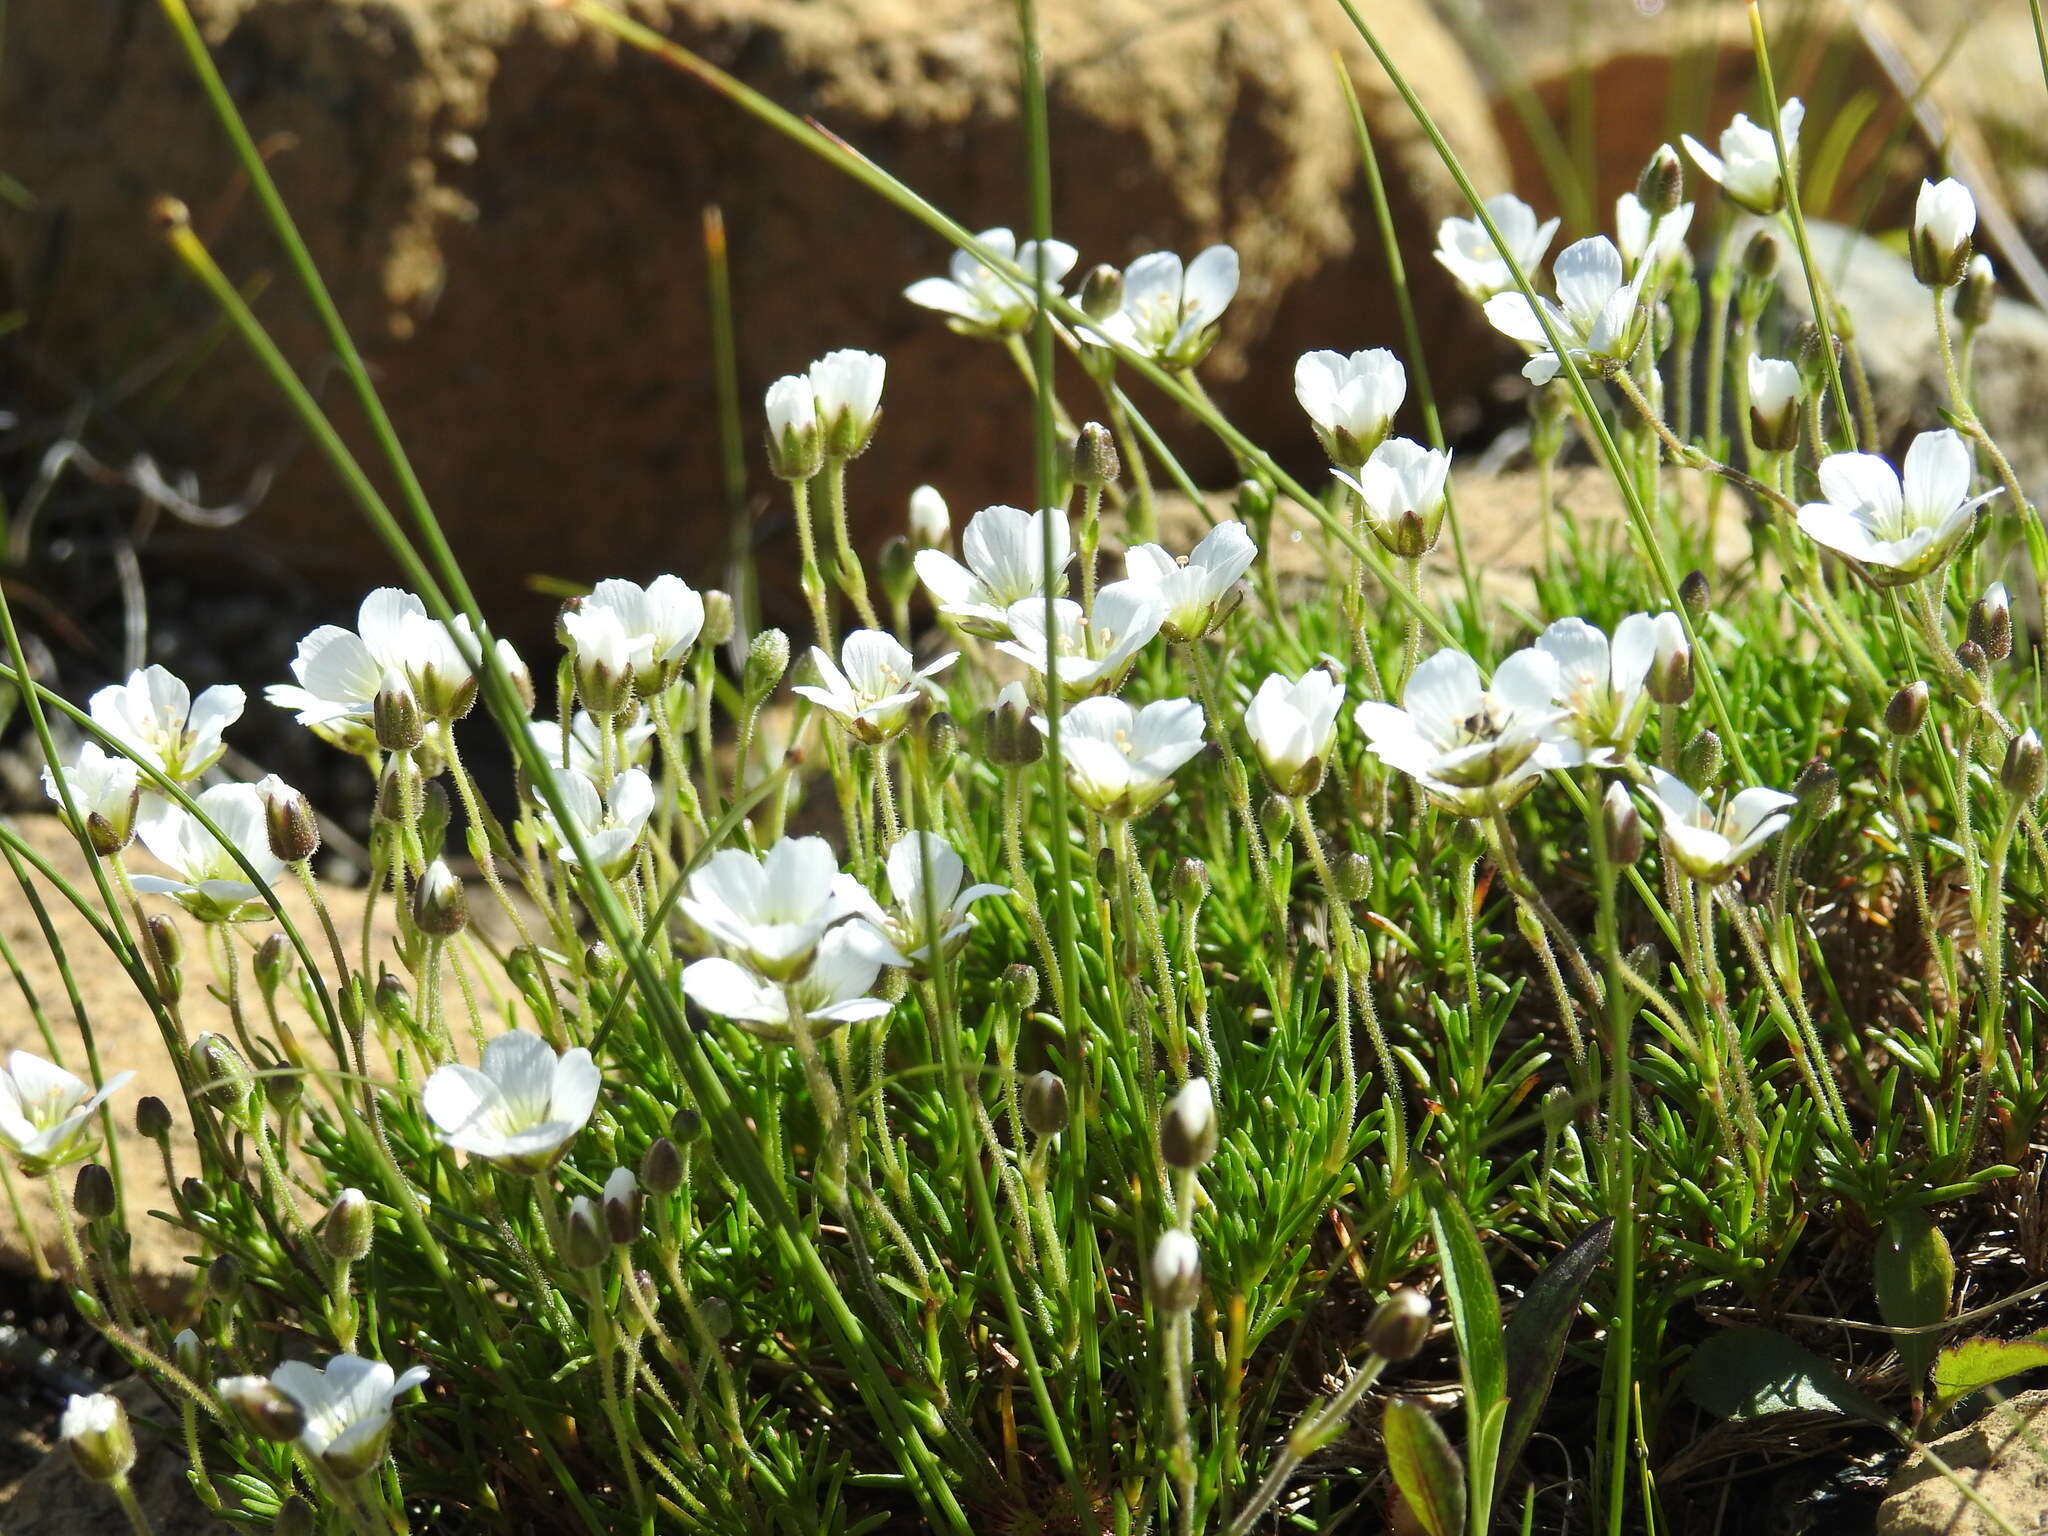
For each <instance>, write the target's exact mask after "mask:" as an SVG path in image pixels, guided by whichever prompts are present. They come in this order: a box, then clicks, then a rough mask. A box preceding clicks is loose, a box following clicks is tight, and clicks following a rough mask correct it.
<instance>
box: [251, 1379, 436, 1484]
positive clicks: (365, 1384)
mask: <svg viewBox="0 0 2048 1536" xmlns="http://www.w3.org/2000/svg"><path fill="white" fill-rule="evenodd" d="M427 1376H428V1372H427V1368H426V1367H425V1366H424V1365H416V1366H414V1367H412V1368H411V1369H410V1370H408V1371H407V1372H406V1373H405V1374H404V1375H403V1376H398V1377H394V1376H393V1375H392V1374H391V1367H390V1366H388V1365H386V1364H384V1362H383V1361H381V1360H365V1359H364V1358H363V1357H362V1356H360V1355H336V1356H335V1357H334V1358H333V1359H332V1360H329V1361H328V1362H327V1364H326V1366H325V1367H324V1368H322V1367H319V1366H315V1365H309V1364H308V1363H307V1362H305V1361H303V1360H287V1361H285V1362H284V1364H282V1365H280V1366H279V1367H278V1368H277V1369H276V1370H274V1371H272V1372H271V1373H270V1384H271V1385H272V1386H273V1387H275V1388H277V1390H278V1391H280V1392H282V1393H283V1394H284V1395H285V1396H286V1397H288V1398H290V1399H291V1400H292V1401H293V1402H294V1403H297V1404H298V1405H299V1407H300V1409H301V1410H302V1411H303V1412H304V1413H305V1415H306V1427H305V1428H304V1429H302V1430H301V1431H299V1449H300V1450H302V1451H304V1452H305V1453H306V1455H307V1456H309V1457H311V1458H312V1459H313V1460H314V1461H315V1462H317V1463H318V1464H319V1465H320V1466H322V1467H324V1468H325V1469H326V1470H327V1471H328V1472H330V1473H332V1474H333V1475H334V1476H335V1477H338V1478H340V1479H342V1480H343V1481H344V1482H346V1481H347V1480H349V1479H351V1478H357V1477H361V1476H363V1474H365V1473H366V1472H369V1471H370V1470H371V1469H372V1468H374V1467H375V1466H376V1465H377V1464H378V1463H379V1462H381V1461H382V1460H383V1459H384V1450H385V1447H386V1445H387V1444H389V1442H390V1439H391V1410H392V1408H393V1407H394V1406H395V1405H396V1404H397V1402H398V1400H399V1399H400V1398H401V1397H403V1396H405V1394H406V1393H408V1392H410V1391H411V1390H412V1389H413V1388H414V1387H417V1386H419V1385H421V1384H422V1383H424V1382H425V1381H426V1379H427Z"/></svg>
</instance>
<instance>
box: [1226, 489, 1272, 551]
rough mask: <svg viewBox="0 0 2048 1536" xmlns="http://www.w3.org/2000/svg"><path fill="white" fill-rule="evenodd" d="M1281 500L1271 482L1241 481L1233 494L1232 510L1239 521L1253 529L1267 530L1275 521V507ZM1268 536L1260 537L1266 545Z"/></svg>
mask: <svg viewBox="0 0 2048 1536" xmlns="http://www.w3.org/2000/svg"><path fill="white" fill-rule="evenodd" d="M1278 500H1279V493H1278V492H1277V491H1275V490H1274V489H1273V486H1272V485H1271V483H1270V482H1268V481H1265V480H1260V479H1257V478H1252V479H1246V480H1240V481H1238V482H1237V489H1236V490H1235V491H1234V492H1232V493H1231V498H1230V510H1231V511H1232V512H1234V513H1236V514H1237V520H1238V521H1239V522H1241V523H1245V524H1247V525H1249V526H1251V527H1253V528H1260V529H1263V528H1265V527H1266V526H1267V525H1268V524H1270V523H1271V522H1272V520H1273V507H1274V505H1275V504H1276V503H1277V501H1278ZM1265 541H1266V535H1265V534H1264V533H1261V534H1260V535H1259V542H1260V543H1262V544H1263V543H1264V542H1265Z"/></svg>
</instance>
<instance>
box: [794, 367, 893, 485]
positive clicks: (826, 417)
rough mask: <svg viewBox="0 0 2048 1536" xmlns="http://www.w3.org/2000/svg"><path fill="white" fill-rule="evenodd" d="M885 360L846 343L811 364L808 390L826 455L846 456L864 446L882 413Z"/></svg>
mask: <svg viewBox="0 0 2048 1536" xmlns="http://www.w3.org/2000/svg"><path fill="white" fill-rule="evenodd" d="M887 369H888V364H887V363H885V362H884V361H883V360H882V359H881V358H879V357H877V356H875V354H874V353H872V352H861V351H856V350H855V349H854V348H851V347H846V348H842V349H841V350H840V351H837V352H827V353H826V354H825V355H824V356H823V357H821V358H819V359H818V360H817V361H816V362H815V363H813V364H811V370H810V379H811V393H812V395H813V396H815V397H816V399H817V402H818V430H819V431H820V432H821V433H823V434H824V438H825V454H826V456H827V457H828V458H840V459H850V458H852V457H853V456H854V455H855V454H857V453H859V452H860V451H861V450H862V449H863V448H865V447H867V445H868V440H869V439H870V438H872V437H873V436H874V435H875V423H876V422H877V421H879V420H880V419H881V416H882V377H883V374H884V373H885V372H886V371H887Z"/></svg>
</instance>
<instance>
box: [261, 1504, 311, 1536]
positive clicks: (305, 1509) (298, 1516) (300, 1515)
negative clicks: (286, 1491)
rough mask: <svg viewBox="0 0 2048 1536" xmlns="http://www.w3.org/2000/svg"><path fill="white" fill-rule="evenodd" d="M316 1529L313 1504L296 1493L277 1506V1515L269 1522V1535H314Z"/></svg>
mask: <svg viewBox="0 0 2048 1536" xmlns="http://www.w3.org/2000/svg"><path fill="white" fill-rule="evenodd" d="M318 1530H319V1526H318V1525H317V1524H316V1523H315V1521H314V1518H313V1506H312V1505H310V1504H308V1503H307V1502H306V1501H305V1500H304V1499H302V1498H300V1497H298V1496H297V1495H296V1494H294V1495H293V1496H292V1497H291V1498H289V1499H286V1500H285V1501H284V1502H283V1503H282V1504H280V1505H278V1506H277V1517H276V1518H275V1519H273V1520H272V1521H271V1522H270V1536H316V1533H317V1532H318Z"/></svg>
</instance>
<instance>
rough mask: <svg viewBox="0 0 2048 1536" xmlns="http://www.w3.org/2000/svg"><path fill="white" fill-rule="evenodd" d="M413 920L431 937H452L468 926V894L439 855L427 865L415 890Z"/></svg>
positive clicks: (422, 931) (421, 930)
mask: <svg viewBox="0 0 2048 1536" xmlns="http://www.w3.org/2000/svg"><path fill="white" fill-rule="evenodd" d="M412 920H413V922H414V924H415V925H416V926H417V927H418V928H419V930H420V932H421V933H424V934H426V935H427V936H428V937H430V938H436V939H452V938H453V937H455V935H456V934H458V933H460V932H462V930H463V929H465V928H467V927H468V926H469V895H468V893H467V892H466V891H464V890H463V888H462V882H461V881H460V880H458V879H456V878H455V872H454V871H453V870H451V869H450V868H449V867H448V866H447V865H446V864H445V863H443V862H442V861H441V860H440V859H436V860H434V862H433V863H431V864H429V865H428V866H427V872H426V873H425V874H424V875H422V876H420V883H419V886H418V888H417V889H416V890H414V892H413V897H412Z"/></svg>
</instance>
